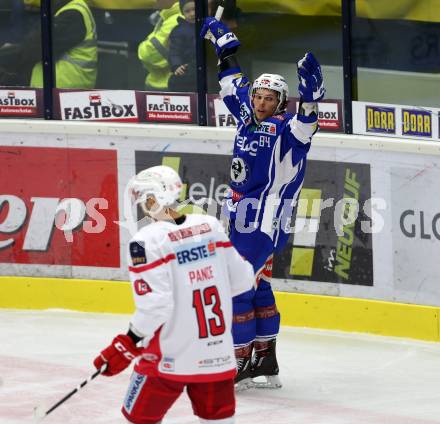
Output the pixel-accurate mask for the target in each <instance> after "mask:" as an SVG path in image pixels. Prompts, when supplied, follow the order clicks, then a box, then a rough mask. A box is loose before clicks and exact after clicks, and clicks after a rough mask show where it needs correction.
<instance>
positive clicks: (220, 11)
mask: <svg viewBox="0 0 440 424" xmlns="http://www.w3.org/2000/svg"><path fill="white" fill-rule="evenodd" d="M224 10H225V0H221V1H220V4H219V5H218V7H217V10H216V12H215V19H217V20H218V21H219V20H220V19H221V18H222V16H223V11H224Z"/></svg>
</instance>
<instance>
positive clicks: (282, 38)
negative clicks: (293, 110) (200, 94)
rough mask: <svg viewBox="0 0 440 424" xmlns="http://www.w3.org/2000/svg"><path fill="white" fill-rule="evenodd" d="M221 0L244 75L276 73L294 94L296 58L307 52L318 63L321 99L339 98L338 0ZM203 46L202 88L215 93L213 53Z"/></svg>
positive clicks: (216, 91)
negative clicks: (322, 82)
mask: <svg viewBox="0 0 440 424" xmlns="http://www.w3.org/2000/svg"><path fill="white" fill-rule="evenodd" d="M227 5H228V7H227V9H226V10H225V16H224V22H225V23H227V24H228V26H229V27H230V28H231V30H233V32H235V33H236V35H237V37H238V39H239V40H240V42H241V46H240V48H239V50H238V53H237V58H238V61H239V63H240V66H241V68H242V71H243V72H244V73H245V74H246V75H247V76H248V77H249V79H251V80H253V79H255V78H256V77H258V76H259V75H261V74H262V73H277V74H281V75H282V76H283V77H284V78H285V79H286V81H287V83H288V85H289V91H290V96H291V97H298V94H297V87H298V77H297V73H296V62H297V61H298V60H300V59H301V58H302V57H303V56H304V54H305V53H306V52H312V53H313V54H314V55H315V56H316V58H317V59H318V61H319V62H320V63H321V65H322V70H323V76H324V80H325V85H326V89H327V94H326V99H343V75H342V38H341V37H342V32H341V2H340V1H339V0H309V1H285V0H271V1H263V0H236V1H230V2H227ZM207 49H208V54H207V57H208V59H207V60H208V63H209V67H208V91H209V93H218V90H219V85H218V81H217V67H216V63H217V59H216V57H215V54H214V52H213V48H212V46H210V45H209V46H207ZM335 108H336V106H335ZM335 110H336V109H335Z"/></svg>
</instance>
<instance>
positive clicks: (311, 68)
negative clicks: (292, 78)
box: [298, 53, 325, 103]
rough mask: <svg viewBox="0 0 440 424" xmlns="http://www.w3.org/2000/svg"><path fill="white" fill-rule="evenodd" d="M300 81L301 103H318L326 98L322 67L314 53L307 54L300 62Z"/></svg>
mask: <svg viewBox="0 0 440 424" xmlns="http://www.w3.org/2000/svg"><path fill="white" fill-rule="evenodd" d="M298 79H299V85H298V91H299V95H300V97H301V101H303V102H306V103H310V102H318V101H319V100H321V99H322V98H323V97H324V94H325V87H324V82H323V79H322V72H321V66H320V64H319V62H318V61H317V60H316V58H315V56H313V54H312V53H306V55H305V56H304V57H303V58H302V59H301V60H300V61H299V62H298Z"/></svg>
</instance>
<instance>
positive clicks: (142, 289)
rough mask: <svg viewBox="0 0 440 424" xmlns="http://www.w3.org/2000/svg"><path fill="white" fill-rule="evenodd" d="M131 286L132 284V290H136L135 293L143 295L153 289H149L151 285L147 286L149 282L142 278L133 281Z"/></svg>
mask: <svg viewBox="0 0 440 424" xmlns="http://www.w3.org/2000/svg"><path fill="white" fill-rule="evenodd" d="M133 286H134V291H135V292H136V294H137V295H138V296H144V295H146V294H148V293H151V292H152V291H153V290H151V287H150V286H149V284H148V283H147V282H146V281H144V280H142V279H140V280H136V281H135V282H134V283H133Z"/></svg>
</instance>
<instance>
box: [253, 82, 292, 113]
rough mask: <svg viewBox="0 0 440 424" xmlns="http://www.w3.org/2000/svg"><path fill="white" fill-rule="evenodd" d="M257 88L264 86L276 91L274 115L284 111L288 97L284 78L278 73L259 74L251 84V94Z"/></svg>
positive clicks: (287, 88)
mask: <svg viewBox="0 0 440 424" xmlns="http://www.w3.org/2000/svg"><path fill="white" fill-rule="evenodd" d="M259 88H266V89H267V90H273V91H276V92H277V93H278V100H279V101H278V106H277V108H276V109H275V115H276V114H277V113H281V112H284V111H285V110H286V107H287V98H288V97H289V87H288V86H287V83H286V80H285V79H284V78H283V77H282V76H281V75H278V74H261V75H260V76H259V77H258V78H257V79H256V80H255V81H254V83H253V84H252V95H254V94H255V91H256V90H258V89H259Z"/></svg>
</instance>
